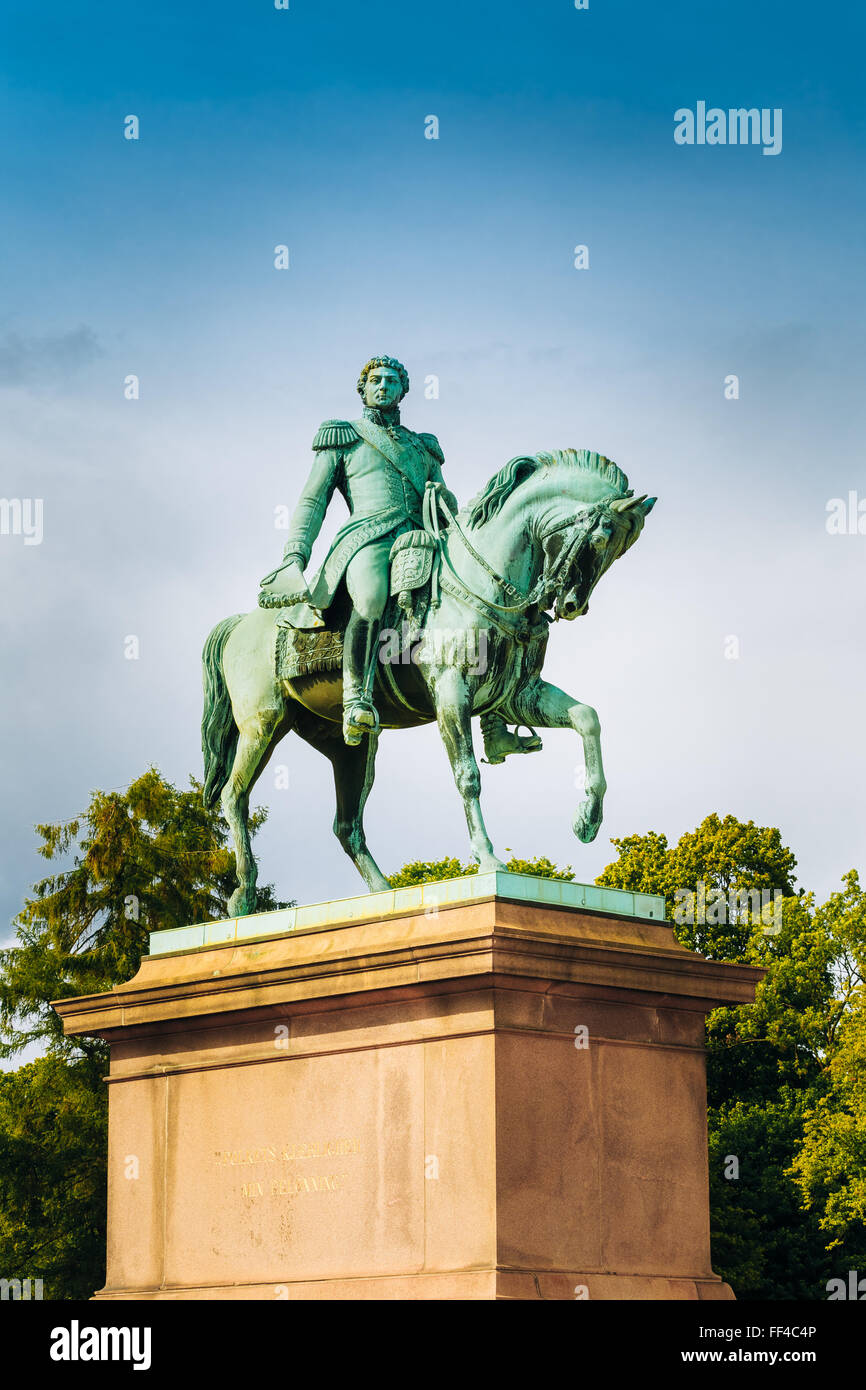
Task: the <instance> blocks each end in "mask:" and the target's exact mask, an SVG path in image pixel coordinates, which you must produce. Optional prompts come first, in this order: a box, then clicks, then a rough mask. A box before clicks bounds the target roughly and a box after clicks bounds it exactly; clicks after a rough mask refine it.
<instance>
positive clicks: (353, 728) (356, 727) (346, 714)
mask: <svg viewBox="0 0 866 1390" xmlns="http://www.w3.org/2000/svg"><path fill="white" fill-rule="evenodd" d="M360 715H365V716H366V718H363V719H362V718H359V716H360ZM378 732H379V714H378V711H377V710H376V706H375V705H374V704H373V702H372V700H365V699H363V698H362V697H358V698H356V699H354V700H350V701H349V703H348V704H347V705H344V707H343V741H344V742H345V743H347V744H349V746H350V747H355V746H357V744H359V743H360V742H361V739H362V738H363V737H364V735H365V734H376V733H378Z"/></svg>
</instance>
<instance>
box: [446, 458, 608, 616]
mask: <svg viewBox="0 0 866 1390" xmlns="http://www.w3.org/2000/svg"><path fill="white" fill-rule="evenodd" d="M605 506H606V504H605V503H604V502H596V503H593V504H590V505H589V506H587V507H585V508H583V509H582V511H583V512H584V513H585V512H590V511H593V510H595V511H597V513H598V514H599V515H600V514H601V513H602V511H604V510H605ZM440 510H441V511H442V513H443V514H444V516H445V518H446V520H447V522H448V527H449V534H451V533H452V532H453V534H454V535H456V536H458V537H459V539H460V541H461V543H462V544H463V546H464V547H465V549H466V550H467V551H468V552H469V554H470V555H471V556H472V558H473V560H475V561H476V563H477V564H479V565H480V566H481V568H482V569H483V570H484V571H485V573H487V574H489V575H490V578H491V579H492V580H494V582H495V583H496V584H497V585H498V586H499V587H500V588H501V589H502V590H503V591H504V593H505V594H506V595H507V596H508V597H509V598H513V599H516V600H517V601H516V602H515V603H509V604H504V603H494V602H493V600H492V599H488V598H482V596H481V595H480V594H476V593H475V591H474V590H473V589H472V588H470V586H469V585H468V584H467V583H466V581H465V579H462V578H461V577H460V575H459V574H458V573H457V571H456V570H455V568H454V566H453V565H452V563H451V560H450V558H449V556H448V554H447V552H446V550H445V547H444V545H442V535H441V532H440V529H439V511H440ZM423 522H424V530H425V531H426V532H427V534H428V535H429V536H430V537H431V539H432V540H433V541H434V542H435V544H436V547H437V549H438V551H439V554H440V556H441V557H442V560H443V562H444V563H445V564H446V565H447V566H448V569H449V570H450V571H451V573H452V575H453V576H454V578H455V579H456V580H457V583H458V584H459V585H460V587H461V589H463V590H464V591H465V593H466V594H467V595H468V596H469V597H470V598H471V599H474V600H475V603H477V604H482V605H483V607H484V608H486V609H493V610H494V611H495V612H497V613H513V614H515V615H520V616H522V615H523V614H525V613H526V611H527V609H529V608H533V607H540V608H544V609H546V608H549V607H550V606H551V604H552V603H553V602H554V601H555V600H556V601H557V605H556V606H557V609H558V607H559V603H558V600H559V599H560V598H561V597H562V594H563V593H564V591H565V589H566V587H567V584H568V579H569V576H570V573H571V568H572V565H573V564H574V561H575V558H576V556H577V553H578V551H579V550H580V548H581V546H582V545H583V544H584V543H585V541H586V537H587V535H588V534H589V533H590V531H591V530H592V527H591V526H586V525H583V526H581V527H579V528H578V527H576V526H575V520H574V517H573V516H572V517H569V518H568V519H567V520H565V521H560V522H557V523H556V524H555V525H553V526H549V527H548V528H547V529H546V530H545V531H543V532H541V534H540V535H539V537H538V539H539V541H540V542H541V545H542V548H543V550H544V568H543V569H542V572H541V574H540V575H539V577H538V579H537V580H536V582H535V584H534V585H533V586H532V589H531V590H530V592H529V593H528V594H527V593H524V592H523V591H522V590H521V589H518V588H515V586H514V585H513V584H511V583H509V581H508V580H507V579H506V578H505V577H504V575H501V574H499V573H497V571H496V570H495V569H494V568H493V566H492V565H489V564H488V563H487V561H486V560H485V559H484V557H483V555H479V554H478V551H477V550H476V549H475V547H474V545H473V544H472V542H471V541H470V540H469V537H468V536H467V535H466V532H465V531H464V530H463V527H462V526H461V525H460V522H459V521H458V520H457V517H456V516H455V515H454V513H453V512H452V511H451V508H450V507H449V506H448V504H447V502H446V501H445V500H444V498H443V497H442V496H441V495H440V494H439V493H438V492H437V490H436V484H435V483H428V484H427V486H426V488H425V490H424V504H423ZM572 527H574V530H575V534H574V536H573V537H572V538H571V540H570V541H569V542H568V543H567V544H565V545H563V546H562V547H561V549H560V550H559V553H558V554H557V555H556V556H555V558H552V557H551V552H550V549H549V547H548V545H547V544H546V542H547V541H549V540H550V538H551V537H552V536H555V535H557V534H558V533H559V532H560V531H565V530H568V529H569V528H572ZM443 587H445V588H447V589H450V585H448V584H445V585H444V586H443ZM458 597H460V595H459V594H458ZM559 616H560V614H559V612H556V613H555V616H554V618H553V621H554V622H557V621H558V620H559ZM499 625H500V624H497V626H499ZM511 630H512V631H513V629H511Z"/></svg>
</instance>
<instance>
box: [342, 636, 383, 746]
mask: <svg viewBox="0 0 866 1390" xmlns="http://www.w3.org/2000/svg"><path fill="white" fill-rule="evenodd" d="M378 636H379V622H378V620H377V619H375V618H374V619H369V618H362V617H361V615H360V613H358V612H356V611H355V610H354V609H353V610H352V614H351V616H350V618H349V621H348V623H347V624H346V631H345V634H344V636H343V739H344V741H345V742H346V743H348V744H349V745H350V746H354V745H356V744H358V743H360V742H361V739H362V738H363V737H364V735H365V734H370V733H375V732H376V730H377V729H378V727H379V715H378V712H377V710H376V706H375V705H374V704H373V682H374V680H375V676H376V641H377V638H378Z"/></svg>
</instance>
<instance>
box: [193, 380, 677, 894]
mask: <svg viewBox="0 0 866 1390" xmlns="http://www.w3.org/2000/svg"><path fill="white" fill-rule="evenodd" d="M408 388H409V379H408V376H407V374H406V370H405V368H404V367H402V366H401V364H400V363H399V362H397V361H396V360H395V359H394V358H389V357H376V358H372V359H371V360H370V361H369V362H368V363H367V364H366V366H365V367H364V368H363V369H362V372H361V376H360V380H359V382H358V390H359V392H360V394H361V396H362V399H363V401H364V413H363V416H362V417H361V418H360V419H358V420H354V421H351V422H348V421H342V420H330V421H326V422H325V423H324V424H323V425H322V426H321V427H320V428H319V430H318V432H317V434H316V437H315V439H314V441H313V449H314V452H315V455H316V457H315V462H314V465H313V470H312V472H311V475H310V478H309V481H308V482H307V484H306V486H305V488H304V490H303V492H302V494H301V498H300V501H299V503H298V506H297V508H296V510H295V513H294V515H293V518H292V524H291V530H290V535H289V540H288V543H287V545H286V548H285V555H284V562H283V564H282V565H281V566H280V568H279V569H277V570H275V571H273V572H272V573H271V574H270V575H268V576H267V577H266V578H265V579H264V580H263V581H262V585H263V588H262V592H261V594H260V597H259V604H260V606H259V608H258V609H256V610H254V611H253V612H251V613H248V614H246V615H237V616H235V617H232V618H226V619H225V620H224V621H223V622H221V623H219V624H218V625H217V626H216V627H215V628H214V630H213V632H212V633H211V634H210V636H209V638H208V640H207V643H206V644H205V648H204V653H203V662H204V691H205V704H204V717H203V722H202V745H203V750H204V759H205V797H206V800H207V801H208V803H209V804H213V803H214V802H215V801H216V800H217V798H219V799H220V800H221V804H222V807H223V811H224V813H225V815H226V818H227V820H228V822H229V825H230V827H231V831H232V835H233V838H234V841H235V850H236V862H237V872H238V888H237V890H236V892H235V893H234V894H233V896H232V899H231V902H230V905H229V911H230V912H231V914H232V915H234V916H240V915H243V914H245V913H248V912H251V911H253V910H254V907H255V882H256V865H255V861H254V859H253V856H252V853H251V850H250V842H249V836H248V833H247V813H248V805H249V794H250V791H251V789H252V786H253V784H254V783H255V781H256V779H257V777H258V776H259V775H260V774H261V772H262V769H263V768H264V766H265V765H266V763H267V760H268V758H269V757H270V755H271V753H272V751H273V749H274V747H275V745H276V743H277V742H278V741H279V740H280V739H281V738H282V737H283V735H284V734H286V733H288V732H289V731H290V730H291V731H294V732H295V733H297V734H299V735H300V736H301V737H302V738H303V739H305V740H306V741H307V742H308V743H310V744H311V745H312V746H313V747H315V748H318V749H319V750H320V751H321V752H322V753H324V754H325V756H326V757H328V758H329V760H330V762H331V764H332V767H333V771H334V780H335V786H336V794H337V815H336V819H335V821H334V830H335V832H336V834H337V836H338V838H339V840H340V843H341V844H342V845H343V848H344V849H345V850H346V852H347V853H348V854H349V855H350V856H351V857H352V859H353V860H354V862H355V864H356V865H357V867H358V870H359V871H360V873H361V874H362V876H363V877H364V879H365V881H366V882H367V884H368V886H369V888H370V889H371V890H375V889H382V888H386V887H387V882H386V880H385V878H384V876H383V874H382V872H381V870H380V869H379V867H378V865H377V864H376V862H375V860H374V859H373V857H372V855H371V854H370V852H369V850H368V849H367V845H366V840H365V836H364V829H363V810H364V805H365V802H366V800H367V796H368V795H369V792H370V788H371V786H372V783H373V775H374V768H375V758H376V750H377V747H378V739H379V734H380V730H381V729H403V728H411V727H414V726H416V725H419V724H424V723H429V722H432V721H433V720H434V719H435V720H436V721H437V722H438V724H439V730H440V733H441V736H442V740H443V742H444V744H445V747H446V750H447V752H448V756H449V758H450V761H451V766H452V769H453V772H454V777H455V781H456V783H457V787H458V790H459V792H460V795H461V797H462V799H463V804H464V809H465V812H466V819H467V823H468V826H469V835H470V843H471V847H472V853H473V857H474V858H475V859H476V861H477V862H478V864H479V867H480V868H481V870H482V871H484V870H488V869H496V868H502V867H503V866H502V863H501V861H500V860H499V859H497V857H496V855H495V854H494V851H493V847H492V845H491V843H490V840H489V837H488V835H487V831H486V829H485V827H484V821H483V818H482V814H481V806H480V790H481V778H480V772H479V768H478V764H477V762H476V759H475V754H474V750H473V745H472V730H471V718H472V715H473V714H477V715H479V716H480V718H481V723H482V731H483V734H484V741H485V751H486V753H487V760H488V762H490V763H501V762H502V761H503V759H504V757H505V756H507V755H508V754H510V753H524V752H532V751H535V750H537V749H538V748H540V747H541V741H540V739H539V737H538V735H537V733H536V731H535V726H538V727H541V728H569V727H570V728H573V729H574V730H575V731H576V732H577V733H578V734H579V735H580V736H581V738H582V740H583V746H584V755H585V759H586V774H587V775H586V789H585V790H586V795H585V798H584V800H583V802H582V804H581V806H580V807H579V808H578V811H577V814H576V816H575V820H574V830H575V834H576V835H577V836H578V838H579V839H581V840H583V841H584V842H586V843H588V842H589V841H591V840H593V839H594V838H595V836H596V834H597V833H598V829H599V826H600V825H601V818H602V799H603V796H604V792H605V789H606V784H605V780H604V773H603V770H602V762H601V747H600V741H599V725H598V718H597V716H596V713H595V711H594V710H593V709H591V708H590V706H589V705H585V704H583V703H582V702H581V701H579V700H576V699H574V698H573V697H572V696H570V695H567V694H566V693H565V692H564V691H561V690H559V689H557V687H556V686H552V685H550V684H548V682H546V681H544V680H543V679H542V678H541V667H542V663H543V661H544V656H545V651H546V648H547V638H548V629H549V626H550V623H551V621H554V620H556V619H559V618H565V619H573V618H576V617H578V616H580V615H582V614H584V613H586V611H587V608H588V604H589V597H590V594H591V593H592V590H593V588H594V587H595V585H596V584H597V582H598V580H599V579H600V578H601V575H602V574H603V573H604V572H605V570H607V569H608V568H609V566H610V565H611V564H612V563H613V561H614V560H615V559H617V558H618V557H619V556H620V555H622V554H623V553H624V552H625V551H626V550H627V549H628V548H629V547H630V546H631V545H632V544H633V543H634V541H635V540H636V539H637V537H638V535H639V534H640V531H641V529H642V527H643V523H644V519H645V517H646V516H647V514H648V513H649V511H650V509H651V508H652V506H653V504H654V502H655V498H647V497H645V496H643V497H635V496H634V494H633V492H632V491H631V490H630V489H629V486H628V479H627V478H626V477H625V475H624V474H623V473H622V472H621V470H620V469H619V468H618V467H617V466H616V464H614V463H611V462H610V461H609V460H608V459H606V458H603V457H602V456H601V455H599V454H596V453H592V452H590V451H588V450H575V449H563V450H557V451H553V452H551V453H539V454H536V455H534V456H520V457H518V458H515V459H512V460H511V461H510V463H508V464H506V465H505V467H504V468H502V469H500V471H499V472H498V473H497V474H495V476H494V477H493V478H491V480H490V482H489V483H488V484H487V486H486V487H485V488H484V489H483V490H482V491H481V493H479V495H478V496H477V497H476V498H475V499H474V500H473V502H472V503H471V504H470V505H469V506H467V507H465V508H463V509H460V508H459V507H458V503H457V499H456V498H455V497H454V495H453V493H451V492H450V491H449V490H448V488H447V487H446V486H445V483H444V480H443V477H442V463H443V455H442V450H441V449H440V447H439V444H438V441H437V440H436V438H435V436H434V435H429V434H424V435H416V434H413V433H412V432H411V431H410V430H407V429H405V428H404V427H403V426H402V425H401V424H400V420H399V408H398V407H399V402H400V401H401V400H402V398H403V397H404V396H405V394H406V392H407V390H408ZM335 490H339V491H340V492H341V493H342V494H343V496H344V497H345V499H346V501H347V503H348V505H349V510H350V517H349V520H348V521H347V522H346V523H345V525H344V526H343V527H342V528H341V529H340V531H339V532H338V534H337V537H336V538H335V540H334V543H333V545H332V546H331V549H330V551H329V552H328V555H327V558H326V559H325V562H324V564H323V565H322V567H321V569H320V570H319V572H318V574H317V576H316V578H315V579H314V580H313V582H312V583H311V585H310V586H309V588H308V587H307V584H306V581H305V579H304V574H303V570H304V567H305V566H306V564H307V563H308V561H309V557H310V550H311V548H312V544H313V541H314V540H315V537H316V535H317V534H318V532H319V529H320V527H321V525H322V521H323V519H324V516H325V512H326V509H327V506H328V504H329V502H330V500H331V497H332V496H333V493H334V491H335ZM389 581H390V582H389ZM547 610H552V615H553V616H552V618H551V617H550V616H549V615H548V611H547ZM508 723H512V724H514V725H516V726H517V727H518V728H519V727H521V726H525V727H527V728H528V729H529V731H530V732H529V737H523V736H520V735H518V734H517V733H516V732H514V733H512V732H511V731H510V730H509V729H508V727H507V725H508Z"/></svg>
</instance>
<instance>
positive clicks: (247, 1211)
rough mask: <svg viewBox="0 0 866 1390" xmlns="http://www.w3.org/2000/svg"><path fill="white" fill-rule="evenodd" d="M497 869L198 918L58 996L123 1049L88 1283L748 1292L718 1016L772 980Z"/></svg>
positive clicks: (600, 1294)
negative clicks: (726, 1202) (713, 1202)
mask: <svg viewBox="0 0 866 1390" xmlns="http://www.w3.org/2000/svg"><path fill="white" fill-rule="evenodd" d="M491 877H495V879H496V882H495V883H494V884H493V890H494V891H493V893H492V894H491V895H490V896H487V897H484V896H483V895H482V894H480V893H479V892H477V891H476V892H475V895H474V896H473V897H472V898H471V900H469V901H462V902H461V901H454V902H453V903H451V904H449V903H447V902H442V903H441V905H440V904H435V905H433V906H431V905H430V903H429V901H428V902H427V903H426V905H423V906H422V904H421V903H420V902H419V903H418V904H417V905H416V906H415V907H414V908H413V907H411V906H410V907H409V908H407V909H403V910H401V908H400V906H399V903H398V899H399V894H394V895H391V902H392V910H391V911H390V913H388V914H387V915H385V916H382V915H381V911H380V909H381V903H379V902H378V901H377V900H378V899H381V898H384V897H385V896H386V895H370V897H369V898H367V899H356V900H354V902H355V904H356V906H355V907H353V909H352V911H351V913H349V912H348V910H347V911H346V912H345V913H344V914H343V915H344V917H346V916H347V915H348V916H349V917H350V918H351V921H350V922H349V923H347V922H346V921H345V920H344V921H343V922H340V921H339V916H340V906H341V905H340V904H335V905H331V907H330V908H329V909H328V912H329V915H331V916H332V917H334V916H336V918H337V920H334V921H332V922H331V923H330V924H329V925H316V926H312V927H303V926H300V927H298V926H297V925H295V926H294V929H293V930H291V931H288V932H282V933H281V934H278V935H273V934H272V933H273V929H274V922H273V920H269V919H274V918H277V917H278V914H268V916H267V917H265V916H262V917H258V918H246V919H242V922H241V923H240V924H238V923H234V922H232V923H218V924H213V925H212V926H209V927H207V928H202V927H199V928H196V929H194V931H195V932H198V933H199V934H200V936H199V937H197V938H196V937H193V938H192V939H193V940H194V941H199V940H200V941H205V939H207V941H208V943H209V944H196V945H193V946H192V947H191V948H190V949H181V950H176V949H175V950H173V951H171V953H168V954H166V953H165V950H164V948H163V952H162V953H161V954H157V955H151V956H150V957H148V958H146V959H145V960H144V962H143V963H142V966H141V969H140V971H139V973H138V975H137V976H136V977H135V979H134V980H132V981H131V982H130V983H129V984H127V985H124V986H122V987H120V988H117V989H115V990H112V991H111V992H110V993H108V994H103V995H97V996H92V997H87V998H80V999H73V1000H66V1001H63V1002H61V1003H59V1004H58V1005H56V1007H57V1009H58V1011H59V1012H60V1014H61V1015H62V1016H63V1020H64V1025H65V1028H66V1031H67V1032H68V1033H90V1034H98V1035H99V1036H101V1037H103V1038H106V1039H108V1041H109V1042H110V1043H111V1071H110V1075H109V1077H108V1084H109V1088H110V1124H109V1186H108V1202H109V1213H108V1217H109V1219H108V1273H107V1283H106V1287H105V1288H104V1289H103V1290H101V1291H100V1292H99V1293H98V1294H97V1295H96V1297H97V1298H100V1299H109V1298H123V1299H166V1298H173V1299H178V1298H180V1299H186V1298H196V1299H200V1298H206V1299H213V1298H227V1299H250V1298H251V1299H274V1298H283V1299H498V1298H512V1299H514V1298H516V1299H536V1298H542V1299H574V1298H575V1297H587V1296H588V1297H590V1298H593V1299H670V1298H686V1299H695V1298H731V1297H733V1295H732V1293H731V1291H730V1289H729V1288H728V1287H727V1285H725V1284H723V1283H722V1282H721V1281H720V1279H719V1278H718V1277H717V1276H716V1275H714V1274H713V1272H712V1269H711V1266H710V1248H709V1214H708V1192H707V1129H706V1094H705V1066H704V1052H703V1039H704V1016H705V1014H706V1013H707V1012H708V1011H709V1010H710V1009H713V1008H715V1007H717V1006H718V1005H720V1004H723V1003H728V1004H730V1003H742V1002H746V1001H749V1000H751V999H752V997H753V993H754V986H755V982H756V981H757V980H758V979H759V978H760V975H761V972H760V971H758V970H755V969H752V968H750V967H745V966H731V965H724V964H718V963H714V962H708V961H705V960H703V959H701V958H700V957H698V956H695V955H693V954H692V953H691V952H689V951H687V950H684V949H683V948H681V947H679V946H678V945H677V944H676V943H675V941H674V939H673V935H672V932H671V930H670V928H669V927H668V926H666V925H664V923H662V922H661V921H658V920H648V919H646V918H640V917H634V916H625V915H617V914H616V913H611V912H605V911H602V910H598V909H591V908H587V907H584V906H576V905H569V904H568V902H567V901H564V900H563V901H561V902H559V903H541V902H532V901H527V900H526V895H525V894H523V898H524V900H523V901H520V900H517V899H516V898H515V897H510V896H505V895H503V888H504V890H505V893H507V892H508V891H509V885H508V883H507V882H504V880H506V879H510V878H511V877H512V876H510V875H505V876H503V875H496V876H491ZM463 882H468V880H464V881H463ZM479 885H480V886H483V885H481V884H480V881H479ZM568 886H569V887H573V888H577V887H579V886H577V885H568ZM415 891H416V892H417V890H415ZM557 891H559V890H557ZM595 891H596V892H598V890H595ZM427 892H428V898H429V892H430V890H429V889H428V890H427ZM561 896H562V897H563V899H565V898H567V894H565V892H564V890H563V893H562V895H561ZM622 896H623V897H625V896H626V895H622ZM629 896H630V895H629ZM650 901H651V900H650ZM656 901H657V900H656ZM364 902H367V903H369V904H371V905H372V907H373V908H375V909H376V910H377V913H378V915H376V916H373V917H372V918H371V917H370V916H368V917H367V918H366V919H365V918H364V914H363V906H362V908H361V909H360V910H359V909H358V907H357V904H358V903H361V904H362V905H363V903H364ZM394 903H398V905H397V906H396V907H395V906H394V905H393V904H394ZM334 908H336V913H334V910H333V909H334ZM656 916H658V914H656ZM277 925H279V922H277ZM191 930H193V929H191ZM257 930H258V931H259V932H260V935H259V936H258V937H257V936H256V934H255V933H256V931H257ZM239 932H240V933H243V936H239ZM159 935H163V936H168V935H170V934H169V933H162V934H159V933H156V934H155V936H157V937H158V936H159ZM173 935H175V936H176V935H177V934H173ZM221 937H222V939H220V938H221ZM170 944H171V943H170Z"/></svg>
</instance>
